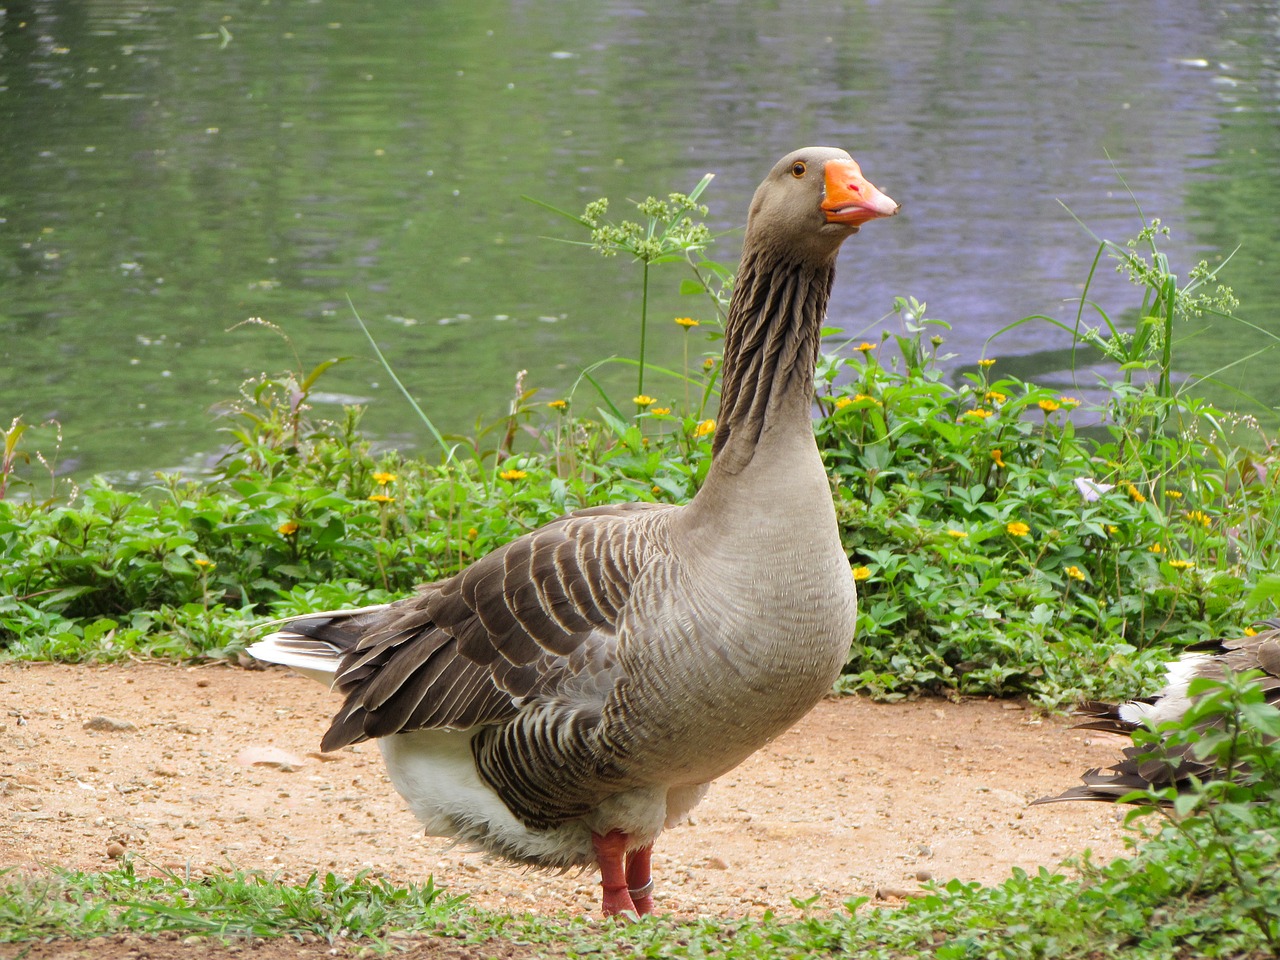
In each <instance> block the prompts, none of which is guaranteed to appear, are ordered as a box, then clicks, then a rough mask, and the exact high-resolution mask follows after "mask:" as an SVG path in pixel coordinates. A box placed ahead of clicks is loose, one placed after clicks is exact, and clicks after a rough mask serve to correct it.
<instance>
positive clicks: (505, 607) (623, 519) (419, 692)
mask: <svg viewBox="0 0 1280 960" xmlns="http://www.w3.org/2000/svg"><path fill="white" fill-rule="evenodd" d="M673 509H678V508H676V507H671V506H669V505H659V504H626V505H622V506H617V507H595V508H592V509H590V510H586V511H581V512H579V513H576V514H570V515H569V516H567V517H564V518H562V519H561V520H558V521H555V522H553V523H551V524H548V525H547V526H545V527H542V528H541V529H539V530H536V531H534V532H533V533H529V534H526V535H525V536H523V537H520V538H519V539H517V540H514V541H512V542H511V543H509V544H507V545H505V546H503V547H500V548H498V549H497V550H495V551H493V552H492V553H490V554H489V555H487V556H485V557H483V558H481V559H480V560H478V561H476V562H475V563H473V564H472V565H471V566H470V567H468V568H467V569H466V570H464V571H462V572H461V573H459V574H457V575H456V576H454V577H451V578H449V579H448V580H444V581H440V582H438V583H434V584H429V585H427V586H425V587H423V588H421V591H420V593H419V594H418V595H416V596H414V597H408V598H406V599H404V600H401V601H398V602H396V603H393V604H389V605H386V606H382V607H378V608H369V609H367V610H363V611H350V612H348V613H337V614H328V615H325V616H323V617H313V618H311V619H310V620H308V619H305V618H301V619H299V620H297V621H293V622H291V623H290V625H289V628H288V629H290V630H293V631H295V632H296V633H298V634H299V635H304V636H317V637H319V636H320V635H322V634H323V636H324V638H325V639H327V640H328V642H330V643H333V644H334V645H336V646H338V647H339V648H340V649H342V650H343V651H344V653H343V658H342V662H341V665H340V666H339V669H338V672H337V676H336V681H335V685H336V686H337V688H338V689H339V690H340V691H341V692H342V693H343V694H344V695H345V697H346V700H345V702H344V704H343V707H342V709H341V710H340V711H339V713H338V715H337V717H336V718H335V719H334V721H333V724H332V725H331V726H330V728H329V731H328V732H327V733H326V734H325V737H324V741H323V743H322V746H323V748H324V749H326V750H333V749H337V748H338V747H341V746H344V745H346V744H348V743H354V742H356V741H359V740H364V739H368V738H371V737H382V736H388V735H390V734H394V733H399V732H403V731H407V730H415V729H420V728H424V727H425V728H442V727H453V728H464V727H471V726H475V725H477V724H489V723H496V722H500V721H503V720H507V719H510V718H512V717H514V716H515V715H516V714H517V713H518V712H519V711H520V710H521V709H523V708H525V707H526V706H527V705H528V704H529V703H530V702H531V701H533V700H536V699H537V698H539V697H544V696H552V695H555V694H556V692H557V691H559V690H561V689H563V688H564V685H565V684H566V683H569V682H577V683H578V686H579V687H580V688H581V689H580V690H579V695H580V694H581V692H582V691H592V693H591V695H592V696H595V695H596V693H599V695H600V697H601V700H602V702H603V697H604V696H605V695H606V693H607V689H609V686H610V685H611V684H612V682H613V677H614V675H615V674H616V671H617V662H618V661H617V657H616V652H615V650H616V645H617V640H616V636H615V632H614V631H615V628H616V625H617V620H618V615H619V612H620V611H621V610H622V609H623V607H624V606H625V605H626V604H627V602H628V599H629V597H630V593H631V589H632V585H633V583H634V581H635V578H636V577H637V576H638V575H639V573H640V571H641V570H643V569H644V567H645V565H646V564H647V563H648V562H650V561H651V560H652V558H653V557H655V556H657V555H658V554H659V552H660V551H661V549H662V547H663V544H664V542H665V541H664V537H665V532H664V531H665V527H664V524H665V520H664V519H663V514H665V513H667V512H668V511H670V510H673ZM584 682H585V686H584V685H583V683H584ZM576 709H578V710H579V711H581V709H583V704H581V703H579V704H578V706H577V708H576Z"/></svg>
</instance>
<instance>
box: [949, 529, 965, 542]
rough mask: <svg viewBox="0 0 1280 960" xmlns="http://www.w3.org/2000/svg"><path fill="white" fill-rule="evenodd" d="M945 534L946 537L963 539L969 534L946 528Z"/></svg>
mask: <svg viewBox="0 0 1280 960" xmlns="http://www.w3.org/2000/svg"><path fill="white" fill-rule="evenodd" d="M947 536H948V537H955V538H956V539H957V540H964V539H965V538H967V537H968V536H969V535H968V534H967V533H965V532H964V531H963V530H948V531H947Z"/></svg>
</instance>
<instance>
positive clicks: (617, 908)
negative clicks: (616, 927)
mask: <svg viewBox="0 0 1280 960" xmlns="http://www.w3.org/2000/svg"><path fill="white" fill-rule="evenodd" d="M591 845H592V846H593V847H594V848H595V851H596V863H598V864H599V865H600V886H601V887H602V888H603V890H604V893H603V896H602V897H601V902H600V906H601V909H602V910H603V911H604V915H605V916H606V917H616V916H618V915H619V914H631V915H632V916H634V917H638V916H640V915H642V914H645V913H651V912H652V911H653V897H652V895H651V894H652V891H653V881H652V880H651V879H650V877H649V854H650V851H651V850H652V847H644V848H642V849H640V850H634V851H632V853H631V856H629V857H628V856H627V835H626V834H625V833H623V832H622V831H621V830H610V831H609V832H608V833H606V834H603V835H601V834H599V833H593V834H591ZM633 892H634V894H635V896H636V899H634V900H633V899H632V893H633Z"/></svg>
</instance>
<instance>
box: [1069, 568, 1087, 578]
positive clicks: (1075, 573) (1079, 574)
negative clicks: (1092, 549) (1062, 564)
mask: <svg viewBox="0 0 1280 960" xmlns="http://www.w3.org/2000/svg"><path fill="white" fill-rule="evenodd" d="M1067 576H1068V577H1070V578H1071V579H1072V580H1083V579H1084V571H1083V570H1081V569H1080V568H1079V567H1077V566H1075V565H1072V566H1070V567H1067Z"/></svg>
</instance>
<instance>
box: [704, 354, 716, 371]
mask: <svg viewBox="0 0 1280 960" xmlns="http://www.w3.org/2000/svg"><path fill="white" fill-rule="evenodd" d="M715 365H716V359H715V357H707V359H705V360H703V361H702V369H703V370H706V371H707V372H708V373H710V372H711V371H712V370H713V369H715Z"/></svg>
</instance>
